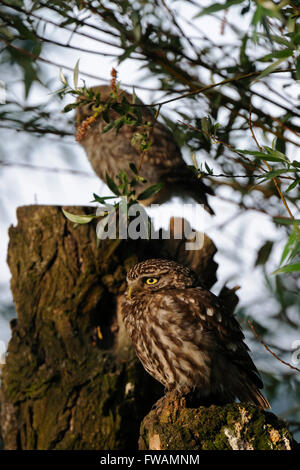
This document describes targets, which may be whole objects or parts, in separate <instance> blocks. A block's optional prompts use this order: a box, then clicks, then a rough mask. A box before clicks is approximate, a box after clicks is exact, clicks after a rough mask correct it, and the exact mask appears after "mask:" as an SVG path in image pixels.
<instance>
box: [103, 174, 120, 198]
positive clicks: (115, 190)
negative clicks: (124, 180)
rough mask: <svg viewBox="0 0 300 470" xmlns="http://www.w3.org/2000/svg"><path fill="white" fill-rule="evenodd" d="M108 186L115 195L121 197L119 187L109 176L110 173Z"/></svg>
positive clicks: (107, 175) (107, 181)
mask: <svg viewBox="0 0 300 470" xmlns="http://www.w3.org/2000/svg"><path fill="white" fill-rule="evenodd" d="M106 184H107V186H108V187H109V189H110V190H111V191H112V192H113V193H114V194H116V195H117V196H120V195H121V193H120V191H119V188H118V186H117V185H116V183H115V182H114V180H113V179H112V178H111V177H110V176H109V174H108V173H106Z"/></svg>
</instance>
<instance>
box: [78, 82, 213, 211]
mask: <svg viewBox="0 0 300 470" xmlns="http://www.w3.org/2000/svg"><path fill="white" fill-rule="evenodd" d="M92 90H93V91H94V94H96V93H100V100H101V103H105V102H107V100H108V99H110V98H111V93H112V89H111V88H110V87H109V86H106V85H103V86H98V87H93V88H92ZM122 96H125V97H126V98H127V100H128V101H129V103H132V102H133V97H132V95H130V94H129V93H126V92H125V91H122V90H118V92H117V97H116V101H117V102H118V101H119V102H121V100H122ZM139 104H142V102H141V101H139ZM140 110H141V116H142V121H143V122H150V123H152V122H153V119H154V117H153V115H152V113H151V112H150V111H149V109H147V107H141V108H140ZM93 115H95V106H94V105H93V103H89V104H82V105H80V106H79V107H78V108H77V115H76V126H77V130H78V129H80V126H81V125H82V123H84V122H87V119H88V118H90V117H91V116H93ZM119 117H120V115H119V114H118V113H117V112H116V111H115V110H113V109H111V108H110V110H109V119H110V121H113V120H115V119H117V118H119ZM106 126H107V122H106V121H105V120H104V119H103V116H102V114H101V113H100V114H99V116H97V118H96V120H95V122H93V123H92V124H91V125H89V126H88V128H87V129H86V130H85V132H84V135H83V136H82V137H80V139H79V140H80V143H81V144H82V146H83V147H84V149H85V151H86V154H87V156H88V159H89V161H90V163H91V165H92V167H93V169H94V171H95V172H96V173H97V175H98V176H99V177H100V178H101V179H102V180H103V181H104V182H105V181H106V173H108V175H109V176H110V177H111V178H114V177H115V176H117V175H118V174H119V172H120V171H121V170H122V171H125V172H126V173H128V172H130V170H129V164H130V163H134V164H135V165H136V166H138V164H139V158H140V154H141V151H140V149H139V143H138V142H137V143H133V142H132V138H133V136H134V134H135V133H136V132H137V131H139V127H134V126H132V125H127V124H126V125H123V126H122V127H121V128H120V129H119V130H118V132H117V131H116V129H115V128H112V129H111V130H109V131H108V132H105V133H103V129H104V128H105V127H106ZM150 140H151V142H152V145H151V147H150V149H149V150H148V151H147V152H145V153H144V155H143V160H142V166H141V169H140V174H141V176H143V177H144V178H145V179H146V180H147V183H146V184H142V183H139V186H137V194H139V193H140V192H142V191H144V190H145V189H146V188H147V187H148V186H151V185H153V184H156V183H160V182H162V183H164V186H163V188H162V190H161V191H159V193H157V194H156V195H155V198H154V199H151V200H146V201H143V203H146V204H149V203H152V202H155V203H162V202H165V201H166V200H169V199H170V198H171V197H172V196H176V195H177V196H180V197H183V198H185V197H192V198H193V199H194V200H195V201H196V202H197V203H199V204H204V207H205V209H206V210H207V211H208V212H209V213H211V214H213V213H214V212H213V210H212V209H211V207H210V206H209V204H208V201H207V194H214V192H213V190H212V189H211V188H209V187H208V186H206V185H205V184H204V183H203V181H202V180H201V179H199V178H197V176H196V175H195V174H194V173H193V172H192V171H191V170H190V169H189V168H188V166H187V165H186V163H185V162H184V160H183V158H182V155H181V152H180V149H179V147H178V145H177V144H176V142H175V140H174V138H173V136H172V133H171V132H170V131H169V130H168V129H167V127H166V126H164V125H163V124H161V123H160V122H155V125H154V127H153V129H152V133H151V136H150Z"/></svg>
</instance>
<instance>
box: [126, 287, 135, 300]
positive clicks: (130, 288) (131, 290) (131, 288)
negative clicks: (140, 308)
mask: <svg viewBox="0 0 300 470" xmlns="http://www.w3.org/2000/svg"><path fill="white" fill-rule="evenodd" d="M133 290H134V288H133V286H129V287H128V290H127V297H128V299H129V300H131V298H132V294H133Z"/></svg>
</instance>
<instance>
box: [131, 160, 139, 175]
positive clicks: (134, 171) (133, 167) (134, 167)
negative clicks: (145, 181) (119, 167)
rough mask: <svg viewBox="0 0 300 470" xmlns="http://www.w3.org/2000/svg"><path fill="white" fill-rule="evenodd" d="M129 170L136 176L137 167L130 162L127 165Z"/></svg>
mask: <svg viewBox="0 0 300 470" xmlns="http://www.w3.org/2000/svg"><path fill="white" fill-rule="evenodd" d="M129 168H130V169H131V171H133V173H134V174H135V175H137V174H138V169H137V167H136V166H135V164H134V163H132V162H131V163H129Z"/></svg>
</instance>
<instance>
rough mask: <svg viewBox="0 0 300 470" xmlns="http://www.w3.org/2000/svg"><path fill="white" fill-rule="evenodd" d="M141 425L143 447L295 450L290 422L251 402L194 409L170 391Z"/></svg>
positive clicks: (152, 448) (140, 442)
mask: <svg viewBox="0 0 300 470" xmlns="http://www.w3.org/2000/svg"><path fill="white" fill-rule="evenodd" d="M161 402H162V400H159V403H158V404H157V407H156V408H154V409H153V410H151V411H150V413H149V414H148V415H147V416H146V417H145V418H144V420H143V422H142V425H141V432H140V438H139V449H141V450H148V449H149V450H295V449H296V448H297V443H296V442H295V440H294V439H293V437H292V435H291V433H290V432H289V431H288V429H287V426H286V423H284V422H283V421H281V420H279V419H278V418H277V417H276V416H275V415H274V414H273V413H270V412H268V411H263V410H261V409H260V408H258V407H256V406H253V405H250V404H249V403H232V404H228V405H226V406H215V405H211V406H209V407H205V406H200V407H199V408H190V407H188V406H187V404H186V402H185V399H183V398H180V399H179V398H177V397H176V396H174V395H172V394H167V395H166V397H165V399H164V400H163V403H161Z"/></svg>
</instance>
